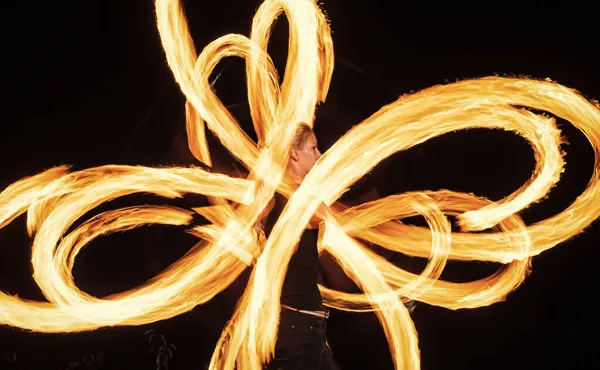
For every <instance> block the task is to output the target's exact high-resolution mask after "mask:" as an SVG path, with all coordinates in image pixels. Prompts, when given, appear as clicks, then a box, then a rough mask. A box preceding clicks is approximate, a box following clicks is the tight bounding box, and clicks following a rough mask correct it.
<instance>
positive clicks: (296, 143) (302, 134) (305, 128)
mask: <svg viewBox="0 0 600 370" xmlns="http://www.w3.org/2000/svg"><path fill="white" fill-rule="evenodd" d="M312 133H313V129H312V128H311V127H310V126H309V125H308V124H307V123H304V122H301V123H300V124H299V125H298V128H297V129H296V134H295V135H294V140H293V141H292V148H295V149H300V148H301V147H302V146H304V145H306V142H307V141H308V138H309V137H310V134H312Z"/></svg>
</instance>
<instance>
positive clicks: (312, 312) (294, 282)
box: [265, 123, 339, 370]
mask: <svg viewBox="0 0 600 370" xmlns="http://www.w3.org/2000/svg"><path fill="white" fill-rule="evenodd" d="M320 156H321V153H320V152H319V148H318V143H317V138H316V136H315V134H314V132H313V130H312V129H311V128H310V126H308V125H307V124H304V123H303V124H300V126H299V127H298V130H297V131H296V135H295V137H294V140H293V142H292V146H291V149H290V158H289V162H288V170H289V171H291V172H292V173H293V174H294V175H295V176H296V177H297V178H298V179H299V181H302V179H303V178H304V176H306V174H307V173H308V172H309V171H310V170H311V168H312V167H313V165H314V164H315V162H316V161H317V160H318V159H319V157H320ZM286 201H287V199H285V198H284V197H283V196H282V195H280V194H277V195H276V196H275V202H274V205H273V209H272V210H271V212H270V213H269V215H268V216H267V218H266V222H265V235H266V236H267V237H268V236H269V234H270V233H271V230H272V229H273V226H274V225H275V222H276V221H277V219H278V218H279V215H280V214H281V212H282V211H283V208H284V206H285V203H286ZM317 238H318V221H316V222H314V221H312V220H311V222H310V223H309V224H308V225H307V227H306V229H305V230H304V232H303V233H302V236H301V238H300V241H299V243H298V248H297V250H296V252H295V253H294V255H293V256H292V258H291V260H290V263H289V265H288V270H287V273H286V276H285V279H284V282H283V288H282V292H281V316H280V322H279V331H278V335H277V342H276V345H275V358H274V359H273V360H272V361H271V362H270V363H269V364H268V365H267V369H269V370H288V369H294V370H301V369H306V370H318V369H328V370H329V369H339V367H338V366H337V364H336V363H335V361H334V360H333V356H332V354H331V351H330V349H329V346H328V345H327V340H326V328H327V318H328V317H329V310H328V308H327V307H325V306H324V305H323V299H322V297H321V292H320V291H319V287H318V284H319V283H320V282H321V272H320V266H319V254H318V251H317Z"/></svg>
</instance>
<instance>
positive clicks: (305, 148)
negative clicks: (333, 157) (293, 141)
mask: <svg viewBox="0 0 600 370" xmlns="http://www.w3.org/2000/svg"><path fill="white" fill-rule="evenodd" d="M320 157H321V152H320V151H319V147H318V143H317V138H316V136H315V134H314V133H312V132H311V133H310V135H309V136H308V138H307V139H306V142H305V143H304V145H301V146H300V147H299V148H293V149H292V155H291V159H292V163H291V164H292V171H294V173H295V174H296V175H297V176H299V177H300V178H302V179H303V178H304V176H306V174H307V173H308V172H309V171H310V170H311V169H312V168H313V166H314V165H315V162H316V161H317V160H318V159H319V158H320Z"/></svg>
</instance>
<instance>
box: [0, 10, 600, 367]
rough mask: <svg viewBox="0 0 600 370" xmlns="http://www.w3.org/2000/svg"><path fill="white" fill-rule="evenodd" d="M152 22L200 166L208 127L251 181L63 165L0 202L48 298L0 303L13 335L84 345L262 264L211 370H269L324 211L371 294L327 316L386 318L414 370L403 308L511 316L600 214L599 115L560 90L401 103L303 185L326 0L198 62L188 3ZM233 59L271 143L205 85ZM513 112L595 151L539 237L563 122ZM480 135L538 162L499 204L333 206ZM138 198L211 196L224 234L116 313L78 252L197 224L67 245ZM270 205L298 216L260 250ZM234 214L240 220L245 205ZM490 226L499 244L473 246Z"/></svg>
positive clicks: (337, 249) (119, 303)
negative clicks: (541, 258) (405, 164)
mask: <svg viewBox="0 0 600 370" xmlns="http://www.w3.org/2000/svg"><path fill="white" fill-rule="evenodd" d="M156 12H157V24H158V29H159V32H160V36H161V41H162V44H163V47H164V50H165V53H166V57H167V61H168V63H169V65H170V67H171V69H172V71H173V74H174V76H175V78H176V80H177V82H178V83H179V85H180V87H181V90H182V92H183V93H184V94H185V96H186V97H187V99H188V102H187V104H186V112H187V131H188V140H189V146H190V149H191V151H192V153H193V154H194V155H195V156H196V158H198V159H199V160H200V161H202V162H204V163H206V164H208V165H210V164H211V159H210V153H209V150H208V147H207V144H206V137H205V124H206V126H207V127H208V128H209V129H210V130H211V131H212V132H213V133H214V134H215V135H216V136H217V137H218V138H219V139H220V140H221V142H222V144H223V145H224V146H225V147H227V148H228V150H230V152H231V153H232V154H233V155H234V156H236V158H237V159H238V160H239V161H240V162H241V163H243V164H244V165H245V166H246V167H247V168H248V169H249V172H250V175H249V177H248V178H247V179H236V178H231V177H228V176H225V175H220V174H214V173H211V172H209V171H205V170H203V169H200V168H160V169H158V168H147V167H134V166H117V165H106V166H102V167H97V168H91V169H87V170H83V171H78V172H73V173H69V172H68V169H67V168H66V167H57V168H53V169H50V170H47V171H45V172H43V173H41V174H38V175H36V176H33V177H30V178H26V179H22V180H20V181H18V182H16V183H14V184H13V185H11V186H9V187H8V188H6V189H5V190H4V191H3V192H2V193H0V227H4V226H5V225H7V224H8V223H10V222H11V221H12V220H14V219H15V218H16V217H18V216H19V215H21V214H23V213H25V212H27V227H28V230H29V232H30V234H31V235H32V236H33V237H34V239H33V247H32V248H33V251H32V264H33V271H34V278H35V280H36V282H37V284H38V285H39V287H40V288H41V290H42V292H43V294H44V296H45V297H46V298H47V300H48V302H32V301H27V300H24V299H21V298H18V297H15V296H11V295H8V294H5V293H0V323H2V324H4V325H11V326H15V327H20V328H23V329H27V330H33V331H39V332H74V331H84V330H93V329H96V328H100V327H104V326H110V325H142V324H146V323H150V322H155V321H159V320H164V319H167V318H170V317H173V316H176V315H178V314H181V313H183V312H186V311H189V310H190V309H192V308H193V307H194V306H196V305H198V304H202V303H204V302H206V301H208V300H210V299H211V298H212V297H214V296H215V295H216V294H217V293H219V292H220V291H222V290H223V289H224V288H226V287H227V286H228V285H229V284H231V283H232V282H233V281H234V280H235V279H236V277H237V276H238V275H239V274H240V273H241V272H242V271H243V270H244V269H245V268H246V266H247V265H250V264H253V265H254V268H253V272H252V275H251V279H250V281H249V284H248V287H247V289H246V292H245V294H244V295H243V296H242V298H241V300H240V302H239V305H238V307H237V309H236V312H235V314H234V316H233V317H232V319H231V321H230V322H229V324H228V326H227V327H226V329H225V330H224V332H223V334H222V336H221V339H220V340H219V342H218V343H217V348H216V349H215V351H214V355H213V358H212V360H211V364H210V368H211V369H233V368H234V366H237V368H241V369H260V367H261V364H262V363H265V362H267V361H268V360H269V359H270V358H271V357H272V355H273V349H274V344H275V339H276V338H275V336H276V329H277V325H278V320H277V318H278V316H279V315H278V314H279V309H280V306H279V296H280V294H281V287H282V283H283V277H284V275H285V271H286V269H287V262H288V261H289V259H290V257H291V255H292V254H293V251H294V246H295V245H296V243H297V242H298V240H299V237H300V235H301V233H302V231H303V229H304V225H306V224H307V222H308V221H309V220H310V218H311V217H312V216H313V215H314V214H315V213H316V214H318V215H319V216H320V217H322V218H323V219H324V222H323V223H322V224H321V227H322V229H321V234H320V235H321V238H320V243H319V248H320V250H327V251H329V252H330V253H331V254H332V255H333V256H334V257H335V258H336V259H337V260H338V262H339V263H340V265H341V266H342V268H343V269H344V270H345V271H346V273H347V274H348V275H349V276H350V277H351V278H352V279H354V281H355V282H356V283H357V284H358V285H359V286H360V287H361V288H362V290H363V292H364V294H348V293H343V292H339V291H334V290H331V289H328V288H326V287H320V288H321V291H322V293H323V296H324V299H325V302H326V304H327V305H329V306H331V307H335V308H338V309H341V310H359V311H360V310H373V311H375V312H376V314H377V315H378V317H379V319H380V322H381V325H382V326H383V328H384V331H385V334H386V336H387V338H388V341H389V344H390V349H391V353H392V356H393V359H394V363H395V366H396V368H398V369H418V368H419V366H420V363H419V361H420V360H419V357H420V355H419V350H418V344H417V335H416V331H415V328H414V325H413V323H412V321H411V319H410V316H409V314H408V311H407V309H406V308H405V307H404V305H403V303H402V300H403V299H413V300H419V301H423V302H426V303H428V304H432V305H438V306H442V307H447V308H450V309H459V308H475V307H481V306H485V305H490V304H493V303H495V302H498V301H500V300H502V299H504V297H506V295H507V294H508V293H510V292H511V291H512V290H514V289H515V288H516V287H517V286H518V285H519V284H520V283H522V282H523V280H524V278H525V276H526V274H527V272H528V269H529V260H530V258H531V257H532V256H535V255H537V254H539V253H542V252H543V251H545V250H547V249H549V248H552V247H554V246H556V245H557V244H559V243H561V242H563V241H565V240H567V239H569V238H570V237H572V236H574V235H576V234H578V233H579V232H581V231H582V230H583V229H584V228H585V227H587V226H588V225H590V224H591V223H592V222H593V221H594V220H595V219H597V218H598V217H599V216H600V207H599V206H598V205H599V203H600V187H599V186H598V177H599V176H600V171H598V160H599V149H598V144H599V143H600V110H599V109H598V108H597V107H596V106H594V105H593V104H592V103H590V102H589V101H587V100H586V99H584V98H583V97H582V96H580V95H579V94H578V93H577V92H575V91H574V90H571V89H568V88H566V87H564V86H561V85H559V84H556V83H553V82H551V81H535V80H529V79H514V78H500V77H488V78H483V79H478V80H468V81H461V82H457V83H454V84H449V85H445V86H434V87H431V88H429V89H426V90H423V91H421V92H418V93H416V94H412V95H407V96H403V97H402V98H400V99H399V100H397V101H395V102H393V103H391V104H389V105H387V106H385V107H383V108H382V109H381V110H380V111H378V112H377V113H375V114H374V115H373V116H371V117H370V118H368V119H366V120H365V121H364V122H362V123H361V124H359V125H357V126H355V127H354V128H353V129H352V130H351V131H350V132H348V133H347V134H346V135H344V136H343V137H342V138H341V139H340V140H339V141H338V142H336V143H335V144H334V145H333V146H332V147H331V148H330V149H329V150H328V151H327V152H326V153H325V154H324V155H323V156H322V158H321V159H320V160H319V161H318V163H317V164H316V165H315V167H314V168H313V169H312V170H311V172H310V173H309V174H308V175H307V176H306V178H305V179H304V180H303V182H302V184H301V185H300V186H299V187H297V188H296V186H295V185H294V180H293V179H292V178H291V177H290V176H289V175H288V174H287V173H286V172H285V171H284V168H285V164H286V161H287V150H288V148H289V146H290V143H291V140H292V137H293V134H294V132H295V130H296V127H297V124H298V123H299V122H301V121H304V122H308V123H309V124H311V125H312V122H313V117H314V113H315V108H316V104H317V103H318V102H322V101H324V100H325V97H326V95H327V91H328V88H329V83H330V80H331V74H332V72H333V42H332V40H331V35H330V29H329V26H328V23H327V21H326V19H325V17H324V16H323V14H322V13H321V11H320V9H319V8H318V7H317V5H316V4H315V3H314V1H312V0H266V1H265V2H264V3H263V4H262V5H261V7H260V8H259V9H258V11H257V13H256V15H255V17H254V21H253V24H252V34H251V37H250V38H247V37H245V36H241V35H226V36H223V37H221V38H219V39H217V40H215V41H213V42H212V43H210V44H209V45H208V46H206V47H205V48H204V49H203V51H202V53H201V54H200V55H199V56H197V55H196V53H195V51H194V47H193V43H192V40H191V37H190V34H189V31H188V28H187V23H186V21H185V17H184V15H183V12H182V9H181V7H180V4H179V2H178V1H176V0H157V1H156ZM282 12H285V14H286V16H287V18H288V20H289V24H290V36H289V54H288V61H287V65H286V72H285V76H284V79H283V82H282V84H281V86H280V85H279V82H278V81H279V80H278V77H277V73H276V71H275V68H274V66H273V63H272V61H271V59H270V58H269V56H268V54H267V53H266V50H267V44H268V39H269V35H270V28H271V25H272V24H273V22H274V20H275V19H276V18H277V17H278V16H279V15H280V14H281V13H282ZM227 56H239V57H242V58H244V59H245V60H246V62H247V63H246V65H247V86H248V99H249V103H250V108H251V115H252V119H253V123H254V128H255V131H256V133H257V136H258V143H253V142H252V140H251V139H250V138H249V137H248V136H247V135H246V134H245V133H244V132H243V131H242V130H241V129H240V127H239V125H238V124H237V122H236V121H235V119H234V118H233V117H232V116H231V114H230V113H229V112H228V111H227V110H226V109H225V107H224V106H223V104H222V103H221V102H220V101H219V99H218V98H217V97H216V96H215V95H214V93H213V91H212V90H211V87H210V85H209V83H208V79H209V76H210V74H211V72H212V70H213V68H214V67H215V66H216V65H217V63H218V62H219V61H220V60H221V59H222V58H223V57H227ZM516 106H525V107H530V108H534V109H537V110H541V111H547V112H550V113H552V114H554V115H556V116H558V117H561V118H564V119H566V120H568V121H570V122H571V123H572V124H573V125H575V126H576V127H577V128H579V129H580V130H581V131H583V133H584V134H585V135H586V137H587V138H588V139H589V141H590V143H591V145H592V147H593V150H594V153H595V171H594V172H593V175H592V178H591V180H590V182H589V184H588V186H587V188H586V189H585V191H584V192H583V193H582V194H581V195H580V196H579V197H578V198H577V199H576V200H575V201H574V202H573V203H572V204H571V205H570V206H569V207H568V208H567V209H566V210H564V211H563V212H561V213H559V214H557V215H555V216H553V217H551V218H548V219H546V220H543V221H541V222H538V223H536V224H534V225H529V226H526V225H525V224H524V223H523V222H522V220H521V218H520V217H519V216H518V215H517V214H518V212H520V211H521V210H523V209H524V208H526V207H527V206H529V205H531V204H532V203H534V202H537V201H539V200H541V199H542V198H543V197H544V196H545V195H546V194H547V193H548V192H549V190H550V189H551V188H552V187H553V186H554V185H555V184H556V183H557V182H558V180H559V175H560V173H561V172H562V171H563V167H564V162H563V160H562V155H561V151H560V144H561V138H560V132H559V130H558V129H557V127H556V125H555V122H554V120H553V119H551V118H547V117H543V116H539V115H536V114H533V113H532V112H530V111H528V110H524V109H517V108H515V107H516ZM469 128H490V129H504V130H508V131H512V132H515V133H517V134H519V135H521V136H522V137H523V138H524V139H526V140H527V141H528V142H529V143H530V144H531V146H532V148H533V150H534V155H535V158H536V167H535V170H534V172H533V174H532V176H531V178H530V180H529V181H528V182H527V183H526V184H525V185H523V186H522V187H521V188H519V189H517V190H516V191H514V192H513V193H512V194H511V195H509V196H508V197H506V198H505V199H502V200H500V201H498V202H490V201H488V200H486V199H485V198H482V197H476V196H474V195H469V194H463V193H458V192H452V191H448V190H441V191H426V192H414V193H406V194H399V195H393V196H390V197H387V198H385V199H379V200H377V201H373V202H370V203H367V204H363V205H360V206H357V207H353V208H349V209H345V210H343V211H339V212H336V211H334V210H332V209H330V208H329V207H328V206H330V205H332V204H334V203H335V202H336V201H337V199H338V198H339V197H340V196H341V194H342V193H343V192H344V191H345V190H346V189H347V188H348V187H349V186H350V185H352V184H353V183H354V182H355V181H357V180H358V179H359V178H360V177H361V176H363V175H364V174H365V173H367V172H368V171H369V170H370V169H372V168H373V167H374V166H376V165H377V164H378V163H379V162H380V161H381V160H383V159H385V158H386V157H388V156H390V155H391V154H393V153H395V152H398V151H402V150H406V149H408V148H410V147H412V146H414V145H417V144H419V143H422V142H424V141H426V140H428V139H430V138H433V137H436V136H438V135H443V134H445V133H449V132H452V131H457V130H464V129H469ZM315 189H318V192H315ZM140 192H146V193H153V194H157V195H159V196H163V197H167V198H174V197H180V196H182V195H183V194H184V193H195V194H203V195H205V196H207V197H209V199H210V200H211V201H212V203H213V206H210V207H203V208H199V209H196V210H195V211H197V212H199V213H200V214H202V215H203V216H205V217H206V218H207V219H208V220H209V221H210V222H212V224H210V225H204V226H197V227H195V228H194V229H193V232H194V233H195V234H196V235H198V236H200V237H201V238H202V239H203V240H202V241H201V242H200V244H201V248H195V249H194V250H193V252H192V253H190V254H189V255H187V256H186V257H184V258H182V259H181V260H180V261H178V262H176V263H175V264H173V265H172V266H171V267H170V268H169V269H168V270H166V271H165V272H163V273H162V274H161V275H160V276H157V277H156V278H155V279H153V280H152V281H150V282H148V283H147V284H146V285H144V286H141V287H138V288H135V289H132V290H130V291H127V292H123V293H119V294H114V295H112V296H109V297H106V298H103V299H99V298H96V297H93V296H90V295H88V294H86V293H85V292H82V291H81V290H79V289H78V287H77V286H76V285H75V283H74V281H73V275H72V269H73V266H74V263H75V258H76V256H77V254H78V253H79V252H80V251H81V250H82V248H84V247H85V245H87V244H89V242H90V241H92V240H93V239H94V238H96V237H98V236H101V235H106V234H110V233H113V232H117V231H123V230H129V229H132V228H135V227H138V226H141V225H147V224H168V225H178V226H185V225H189V224H190V222H191V219H192V211H188V210H183V209H179V208H175V207H168V206H138V207H128V208H123V209H118V210H112V211H107V212H104V213H102V214H99V215H97V216H95V217H93V218H92V219H90V220H88V221H87V222H85V223H83V224H82V225H81V226H80V227H78V228H77V229H75V230H73V231H71V232H70V233H69V234H67V235H65V233H66V232H67V230H68V229H69V228H70V226H71V225H72V224H73V223H74V222H75V221H76V220H78V219H79V218H80V217H82V216H83V215H84V214H85V213H86V212H88V211H90V210H92V209H94V208H95V207H96V206H98V205H100V204H102V203H104V202H107V201H110V200H112V199H115V198H117V197H122V196H125V195H128V194H133V193H140ZM275 192H280V193H282V194H284V195H286V196H287V197H289V202H288V204H287V206H286V208H285V209H284V211H283V213H282V214H281V217H280V219H279V220H278V222H277V224H276V225H275V227H274V228H273V231H272V233H271V235H270V237H269V238H268V240H265V238H264V236H263V235H257V234H256V230H255V229H254V228H253V226H252V225H254V224H255V223H256V221H257V220H258V219H259V217H260V215H261V213H262V212H263V210H264V209H265V207H266V206H267V204H268V202H269V201H270V199H272V197H273V195H274V194H275ZM228 200H229V201H233V202H236V203H237V204H238V205H239V206H238V207H235V208H234V207H233V206H232V205H231V203H230V202H228ZM323 205H325V207H323ZM414 215H422V216H423V217H424V218H425V219H426V220H427V222H428V224H429V229H426V228H420V227H415V226H409V225H405V224H402V223H401V222H400V221H398V220H399V219H402V218H406V217H410V216H414ZM446 215H450V216H457V217H458V220H459V223H460V225H461V226H462V232H451V229H450V224H449V221H448V220H447V218H446ZM490 228H493V230H492V231H490V232H488V233H470V231H480V230H486V229H490ZM355 238H356V239H355ZM357 239H362V240H366V241H369V242H372V243H375V244H378V245H380V246H383V247H385V248H388V249H390V250H394V251H397V252H401V253H404V254H406V255H411V256H418V257H424V258H429V263H428V265H427V266H426V268H425V270H424V271H423V272H422V273H421V274H420V275H415V274H412V273H409V272H407V271H404V270H402V269H399V268H397V267H396V266H394V265H392V264H391V263H389V262H388V261H386V260H385V259H383V258H381V257H380V256H378V255H376V254H375V253H373V252H372V251H371V250H369V249H368V248H365V247H364V246H363V245H361V244H360V243H359V242H358V241H357ZM256 240H258V241H259V242H258V243H257V242H256ZM448 260H462V261H471V260H478V261H491V262H499V263H503V264H507V266H506V267H505V268H503V269H502V270H500V271H498V272H497V273H496V274H494V275H492V276H490V277H487V278H484V279H481V280H478V281H473V282H468V283H460V284H459V283H452V282H448V281H442V280H439V277H440V274H441V272H442V270H443V268H444V266H445V263H446V262H447V261H448Z"/></svg>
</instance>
